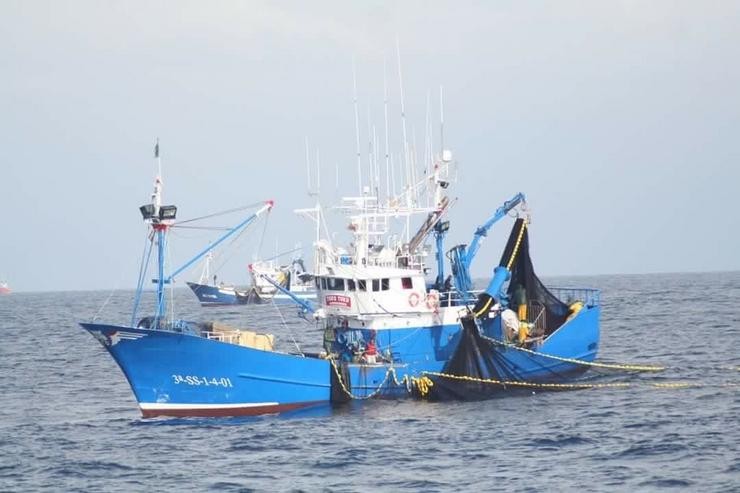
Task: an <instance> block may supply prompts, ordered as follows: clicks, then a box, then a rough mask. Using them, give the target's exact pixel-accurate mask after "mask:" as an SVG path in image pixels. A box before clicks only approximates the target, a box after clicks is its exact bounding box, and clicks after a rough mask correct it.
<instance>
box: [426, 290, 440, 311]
mask: <svg viewBox="0 0 740 493" xmlns="http://www.w3.org/2000/svg"><path fill="white" fill-rule="evenodd" d="M427 308H429V309H430V310H434V311H436V310H437V308H439V291H437V290H436V289H432V290H431V291H429V293H428V294H427Z"/></svg>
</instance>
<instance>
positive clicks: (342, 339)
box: [337, 331, 347, 346]
mask: <svg viewBox="0 0 740 493" xmlns="http://www.w3.org/2000/svg"><path fill="white" fill-rule="evenodd" d="M337 343H338V344H339V345H341V346H346V345H347V334H345V333H344V332H343V331H342V332H340V331H337Z"/></svg>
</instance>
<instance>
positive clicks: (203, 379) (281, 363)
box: [81, 323, 330, 418]
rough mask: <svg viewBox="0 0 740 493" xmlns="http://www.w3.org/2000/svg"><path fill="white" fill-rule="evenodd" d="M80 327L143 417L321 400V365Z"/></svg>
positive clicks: (147, 333)
mask: <svg viewBox="0 0 740 493" xmlns="http://www.w3.org/2000/svg"><path fill="white" fill-rule="evenodd" d="M81 325H82V326H83V328H85V330H87V331H88V332H90V333H91V334H92V335H93V336H94V337H95V338H96V339H98V341H100V342H101V343H102V345H103V346H104V347H105V349H106V350H107V351H108V352H109V353H110V355H111V356H112V357H113V359H114V360H115V361H116V363H117V364H118V366H119V367H120V368H121V370H122V371H123V373H124V375H125V376H126V379H127V380H128V382H129V385H130V386H131V389H132V391H133V393H134V396H135V397H136V400H137V402H138V403H139V408H140V409H141V413H142V415H143V416H144V417H147V418H149V417H155V416H242V415H257V414H268V413H277V412H283V411H288V410H293V409H298V408H303V407H307V406H312V405H316V404H321V403H326V402H328V401H329V396H330V365H329V362H328V361H326V360H322V359H319V358H310V357H302V356H299V355H289V354H284V353H276V352H271V351H262V350H258V349H252V348H249V347H244V346H237V345H234V344H228V343H223V342H219V341H216V340H210V339H206V338H203V337H199V336H194V335H188V334H182V333H177V332H172V331H164V330H149V329H138V328H132V327H123V326H114V325H103V324H88V323H83V324H81Z"/></svg>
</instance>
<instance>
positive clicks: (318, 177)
mask: <svg viewBox="0 0 740 493" xmlns="http://www.w3.org/2000/svg"><path fill="white" fill-rule="evenodd" d="M320 194H321V157H320V156H319V150H318V149H316V195H320Z"/></svg>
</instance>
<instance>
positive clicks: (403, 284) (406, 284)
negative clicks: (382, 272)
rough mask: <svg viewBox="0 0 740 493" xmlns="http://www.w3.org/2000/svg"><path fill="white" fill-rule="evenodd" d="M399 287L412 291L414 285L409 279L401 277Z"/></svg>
mask: <svg viewBox="0 0 740 493" xmlns="http://www.w3.org/2000/svg"><path fill="white" fill-rule="evenodd" d="M401 287H402V288H403V289H414V283H413V282H412V281H411V278H410V277H402V278H401Z"/></svg>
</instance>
